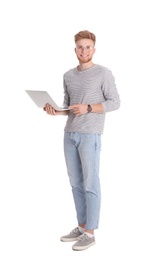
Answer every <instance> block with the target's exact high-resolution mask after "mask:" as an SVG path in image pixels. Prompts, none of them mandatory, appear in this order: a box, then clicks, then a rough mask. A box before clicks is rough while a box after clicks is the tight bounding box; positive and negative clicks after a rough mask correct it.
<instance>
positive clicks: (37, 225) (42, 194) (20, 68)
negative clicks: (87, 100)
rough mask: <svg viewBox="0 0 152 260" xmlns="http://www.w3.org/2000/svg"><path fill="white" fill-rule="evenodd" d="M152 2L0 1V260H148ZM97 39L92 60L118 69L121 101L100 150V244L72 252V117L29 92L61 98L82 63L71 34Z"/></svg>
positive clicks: (151, 254) (151, 196) (151, 256)
mask: <svg viewBox="0 0 152 260" xmlns="http://www.w3.org/2000/svg"><path fill="white" fill-rule="evenodd" d="M150 2H151V1H150V0H149V1H148V0H144V1H140V0H138V1H136V0H131V1H124V0H116V1H113V0H104V1H102V0H100V1H99V0H94V1H90V0H88V1H86V0H83V1H82V0H81V1H80V0H76V1H72V0H71V1H68V0H64V1H61V0H60V1H59V0H57V1H47V0H43V1H40V0H37V1H36V0H26V1H21V0H20V1H19V0H18V1H17V0H14V1H7V0H1V2H0V259H1V260H5V259H7V260H8V259H9V260H10V259H16V260H17V259H22V260H23V259H28V260H33V259H37V260H39V259H45V260H47V259H53V258H54V257H55V259H57V258H59V259H70V257H72V259H77V258H78V257H79V259H84V257H85V258H86V257H90V258H91V257H96V258H97V255H98V258H99V257H100V259H103V260H107V259H108V260H109V259H117V260H120V259H121V260H122V259H123V260H125V259H127V260H128V259H130V260H132V259H146V260H151V259H152V252H151V245H152V235H151V234H152V224H151V219H152V209H151V206H152V201H151V199H152V189H151V186H152V182H151V175H152V166H151V161H152V156H151V150H152V137H151V133H152V124H151V119H152V116H151V112H152V106H151V93H152V92H151V88H152V79H151V69H152V62H151V60H152V52H151V46H152V40H151V24H152V18H151V7H150ZM84 29H88V30H90V31H92V32H94V33H95V34H96V36H97V44H96V48H97V51H96V53H95V55H94V62H95V63H98V64H102V65H104V66H106V67H108V68H109V69H111V70H112V72H113V74H114V76H115V79H116V84H117V88H118V91H119V94H120V98H121V107H120V109H119V110H117V111H114V112H111V113H108V114H107V117H106V124H105V129H104V135H103V139H102V140H103V141H102V153H101V187H102V207H101V220H100V227H99V230H97V231H96V245H95V246H93V247H92V248H89V249H88V250H85V251H83V252H74V251H72V250H71V246H72V244H71V243H62V242H60V236H62V235H64V234H66V233H67V232H69V231H70V230H71V229H73V228H74V227H75V226H76V225H77V222H76V216H75V209H74V205H73V200H72V194H71V189H70V186H69V180H68V177H67V173H66V167H65V162H64V155H63V131H64V125H65V122H66V117H51V116H48V115H47V114H45V112H43V111H42V110H40V109H39V108H37V107H36V106H35V104H34V103H33V102H32V101H31V100H30V98H29V97H28V96H27V94H26V93H25V91H24V90H25V89H42V90H48V92H49V93H51V94H52V95H54V97H55V99H56V101H57V102H58V103H62V98H63V86H62V81H63V73H64V72H65V71H67V70H68V69H70V68H73V67H75V66H77V64H78V61H77V59H76V56H75V53H74V35H75V34H76V33H77V32H78V31H80V30H84Z"/></svg>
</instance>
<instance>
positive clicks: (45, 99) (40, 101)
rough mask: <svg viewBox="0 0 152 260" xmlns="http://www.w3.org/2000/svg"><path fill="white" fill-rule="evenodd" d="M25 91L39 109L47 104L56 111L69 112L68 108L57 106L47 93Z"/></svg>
mask: <svg viewBox="0 0 152 260" xmlns="http://www.w3.org/2000/svg"><path fill="white" fill-rule="evenodd" d="M25 91H26V93H27V94H28V95H29V96H30V98H31V99H32V100H33V101H34V103H35V104H36V105H37V106H38V107H39V108H43V107H44V106H45V105H46V103H48V104H50V105H51V106H52V107H53V108H54V109H55V110H57V111H63V110H69V109H68V107H65V106H58V105H57V103H56V102H55V101H54V100H53V98H52V97H51V96H50V95H49V94H48V92H47V91H44V90H25Z"/></svg>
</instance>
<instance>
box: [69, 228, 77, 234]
mask: <svg viewBox="0 0 152 260" xmlns="http://www.w3.org/2000/svg"><path fill="white" fill-rule="evenodd" d="M77 231H78V227H76V228H74V229H73V230H72V231H71V232H70V233H77Z"/></svg>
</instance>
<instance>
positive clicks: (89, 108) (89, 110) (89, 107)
mask: <svg viewBox="0 0 152 260" xmlns="http://www.w3.org/2000/svg"><path fill="white" fill-rule="evenodd" d="M91 111H92V107H91V106H90V105H88V113H90V112H91Z"/></svg>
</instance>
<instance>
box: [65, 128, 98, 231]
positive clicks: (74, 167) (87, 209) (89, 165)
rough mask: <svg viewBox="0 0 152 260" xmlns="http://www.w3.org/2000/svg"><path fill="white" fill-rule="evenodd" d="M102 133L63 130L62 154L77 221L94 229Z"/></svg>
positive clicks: (96, 221) (95, 224)
mask: <svg viewBox="0 0 152 260" xmlns="http://www.w3.org/2000/svg"><path fill="white" fill-rule="evenodd" d="M100 151H101V135H99V134H83V133H68V132H65V133H64V154H65V161H66V166H67V172H68V176H69V181H70V184H71V187H72V193H73V198H74V203H75V208H76V212H77V220H78V224H86V229H88V230H89V229H93V230H94V229H97V228H98V225H99V217H100V204H101V190H100V179H99V168H100V167H99V165H100Z"/></svg>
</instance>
